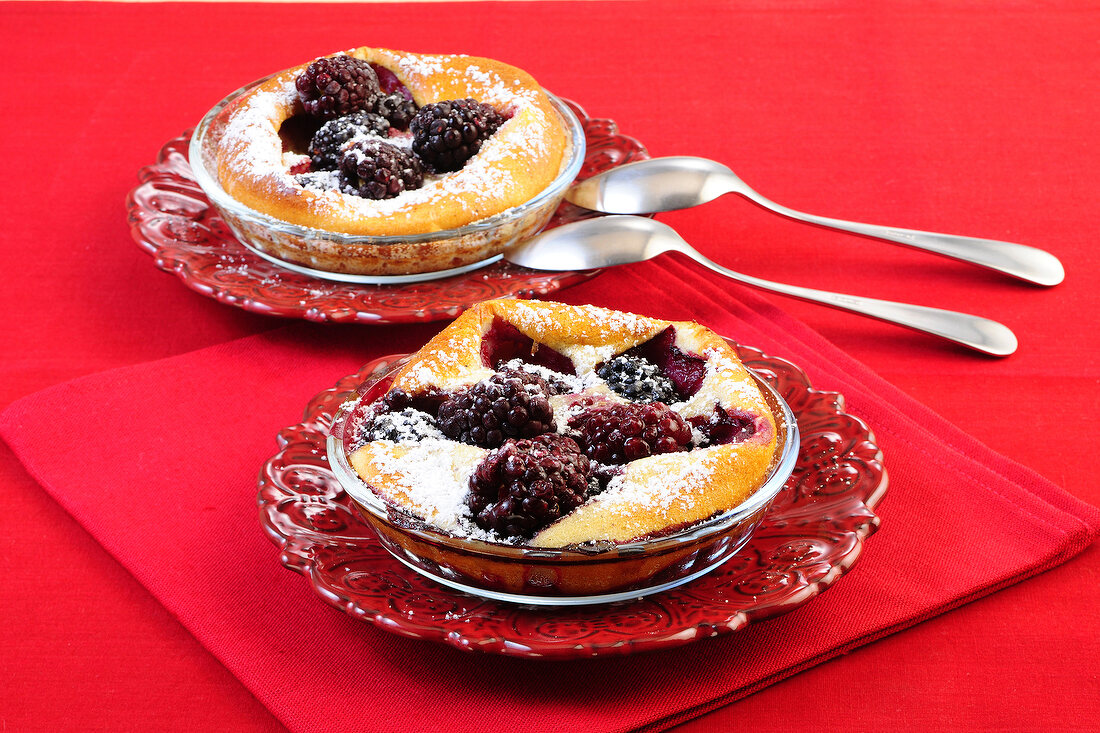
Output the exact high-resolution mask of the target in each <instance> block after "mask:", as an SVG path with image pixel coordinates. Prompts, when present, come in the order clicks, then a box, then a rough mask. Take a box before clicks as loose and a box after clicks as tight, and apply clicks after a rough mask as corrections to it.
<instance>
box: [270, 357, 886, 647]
mask: <svg viewBox="0 0 1100 733" xmlns="http://www.w3.org/2000/svg"><path fill="white" fill-rule="evenodd" d="M735 346H736V348H737V350H738V353H739V354H740V355H741V358H742V360H743V361H744V362H745V364H746V365H747V366H749V367H750V368H752V369H754V370H755V371H756V372H757V373H758V374H759V375H761V376H762V377H763V378H764V379H766V380H767V381H768V382H769V383H771V384H772V385H773V386H775V387H776V389H777V390H778V391H779V393H780V394H781V395H782V396H783V398H784V399H785V400H786V401H787V404H789V405H790V407H791V409H792V410H793V411H794V414H795V416H796V417H797V419H798V427H799V431H800V432H801V444H800V445H801V447H800V451H799V458H798V463H797V465H796V466H795V469H794V473H793V474H792V475H791V478H790V480H789V481H788V482H787V484H786V486H784V488H783V490H782V491H781V492H780V494H779V496H778V497H777V498H776V499H775V502H774V503H773V504H772V507H771V510H770V511H769V513H768V515H767V516H766V517H765V519H764V521H763V522H762V523H761V525H760V527H759V528H758V529H757V531H756V533H755V534H754V535H753V538H752V539H751V540H749V543H748V545H746V546H745V548H744V549H743V550H742V551H741V552H740V553H738V554H737V555H736V556H735V557H733V558H732V559H731V560H730V561H729V562H727V563H726V564H724V565H722V566H721V567H720V568H718V569H717V570H715V571H713V572H711V573H709V574H708V575H705V576H703V577H702V578H699V579H697V580H695V581H692V582H691V583H689V584H687V585H684V586H680V587H679V588H675V589H673V590H669V591H666V592H664V593H659V594H657V595H653V596H649V597H646V598H642V599H639V600H635V601H624V602H619V603H612V604H606V605H596V606H574V607H568V608H539V607H534V606H518V605H514V604H510V603H502V602H499V601H491V600H486V599H482V598H475V597H474V596H470V595H467V594H465V593H461V592H459V591H455V590H451V589H449V588H445V587H443V586H441V585H438V584H436V583H433V582H432V581H431V580H428V579H427V578H425V577H423V576H421V575H419V574H418V573H416V572H414V571H413V570H410V569H409V568H407V567H405V566H404V565H402V564H401V563H400V562H398V561H397V560H395V559H394V558H393V557H392V556H390V554H389V553H388V552H386V550H385V549H383V548H382V546H381V545H380V544H379V543H378V541H377V539H375V536H374V533H373V530H372V529H371V528H370V527H369V526H368V525H367V524H366V523H365V522H364V521H363V520H362V519H360V518H359V514H358V513H357V512H356V511H355V509H354V508H353V507H352V502H351V499H350V498H348V496H347V495H346V494H344V493H343V491H342V490H341V489H340V486H339V484H338V483H337V481H336V478H335V477H334V476H333V475H332V472H331V471H330V470H329V467H328V461H327V459H326V457H325V442H326V439H327V437H328V429H329V427H330V426H331V424H332V416H333V414H334V413H335V412H336V409H337V408H338V407H339V405H340V404H341V403H343V402H344V401H346V400H347V399H349V398H351V397H352V396H353V394H354V390H355V387H357V386H358V385H359V384H360V383H362V382H363V381H364V380H366V379H369V378H372V377H378V376H381V375H382V374H383V373H385V372H386V371H387V370H388V369H389V367H390V365H391V364H392V363H393V362H394V361H395V360H396V359H398V358H400V357H397V356H392V357H385V358H383V359H378V360H375V361H373V362H371V363H369V364H367V365H366V366H364V367H363V369H362V370H360V372H359V373H357V374H352V375H349V376H347V377H345V378H344V379H342V380H340V381H339V382H338V383H337V384H336V386H335V387H333V388H332V389H328V390H325V391H324V392H321V393H320V394H318V395H317V396H316V397H314V399H313V400H312V401H310V403H309V405H308V406H307V407H306V410H305V415H304V417H303V420H302V422H301V423H300V424H298V425H294V426H292V427H289V428H286V429H285V430H283V431H282V432H280V433H279V436H278V441H279V445H280V450H279V452H278V453H277V454H275V456H273V457H272V458H271V459H269V460H268V461H267V462H266V463H265V464H264V467H263V470H262V471H261V472H260V478H259V489H260V491H259V504H260V518H261V522H262V523H263V525H264V528H265V530H266V531H267V533H268V535H269V536H270V537H271V538H272V540H273V541H274V542H275V543H276V544H278V545H280V546H281V547H282V555H281V559H282V562H283V564H284V565H286V566H287V567H288V568H290V569H291V570H295V571H297V572H299V573H301V574H302V575H304V576H305V577H306V578H308V579H309V582H310V584H311V586H312V587H313V588H314V590H315V591H316V592H317V593H318V594H319V595H320V596H321V598H322V599H324V600H325V601H326V602H327V603H329V604H330V605H332V606H334V607H336V608H338V609H340V610H342V611H344V612H346V613H348V614H350V615H352V616H354V617H355V618H359V619H362V620H364V621H369V622H370V623H373V624H375V625H376V626H379V627H380V628H383V629H385V630H387V631H392V632H395V633H398V634H403V635H405V636H412V637H418V638H423V639H431V640H433V641H441V642H444V643H446V644H450V645H452V646H455V647H458V648H459V649H466V650H475V651H483V652H490V653H495V654H504V655H510V656H520V657H548V658H558V659H565V658H573V657H589V656H596V655H603V654H629V653H632V652H636V651H642V650H651V649H661V648H667V647H674V646H679V645H681V644H686V643H688V642H690V641H694V640H696V639H701V638H705V637H709V636H716V635H718V634H723V633H729V632H732V631H736V630H738V629H741V628H743V627H744V626H746V625H747V624H749V623H751V622H753V621H757V620H760V619H764V618H767V617H769V616H775V615H778V614H780V613H784V612H786V611H790V610H791V609H793V608H796V607H798V606H800V605H802V604H803V603H806V602H807V601H808V600H810V599H811V598H812V597H813V596H815V595H817V594H818V593H820V592H822V591H824V590H825V589H826V588H828V587H829V586H830V585H832V584H833V583H834V582H836V581H837V580H838V579H839V578H840V577H841V576H842V575H843V574H844V573H846V572H847V571H848V570H849V569H851V567H852V566H853V565H854V564H855V562H856V560H857V559H859V556H860V553H861V552H862V549H863V542H864V540H865V539H866V538H867V537H868V536H869V535H870V534H872V533H873V532H874V531H875V530H876V529H877V528H878V524H879V520H878V517H876V516H875V514H874V511H873V510H874V507H875V505H876V504H878V502H879V500H881V499H882V497H883V495H884V494H885V492H886V484H887V480H886V471H885V469H884V468H883V465H882V453H881V452H880V451H879V448H878V446H877V445H876V444H875V442H874V437H873V436H872V435H871V432H870V430H869V428H868V427H867V425H866V424H864V423H863V422H862V421H861V420H860V419H859V418H856V417H852V416H851V415H848V414H846V413H845V412H844V411H843V398H842V397H841V395H839V394H836V393H834V392H821V391H818V390H815V389H813V388H812V387H811V386H810V384H809V381H808V379H807V378H806V375H805V374H804V373H803V372H802V370H801V369H799V368H798V367H797V366H795V365H794V364H791V363H790V362H788V361H785V360H783V359H778V358H775V357H769V356H765V355H764V354H762V353H761V352H759V351H757V350H756V349H753V348H750V347H746V346H738V345H736V344H735Z"/></svg>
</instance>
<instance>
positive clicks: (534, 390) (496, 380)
mask: <svg viewBox="0 0 1100 733" xmlns="http://www.w3.org/2000/svg"><path fill="white" fill-rule="evenodd" d="M438 419H439V427H440V429H441V430H442V431H443V433H444V434H445V435H446V436H447V437H449V438H451V439H452V440H458V441H461V442H463V443H470V444H471V445H480V446H482V447H485V448H495V447H496V446H498V445H500V444H501V443H503V442H504V441H505V440H506V439H508V438H533V437H535V436H536V435H541V434H543V433H549V432H553V431H555V430H556V429H557V425H556V423H555V422H554V411H553V409H551V407H550V388H549V387H548V386H547V384H546V382H545V381H544V380H543V379H542V378H541V377H539V376H538V375H535V374H531V373H530V372H523V371H511V370H509V371H504V372H498V373H497V374H494V375H493V376H491V377H489V378H488V379H486V380H484V381H481V382H478V383H477V384H475V385H473V386H471V387H467V388H466V389H463V390H461V391H459V392H457V393H455V394H454V395H452V396H451V397H450V398H448V399H447V400H445V401H444V402H443V404H441V405H440V406H439V415H438Z"/></svg>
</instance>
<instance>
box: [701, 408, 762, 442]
mask: <svg viewBox="0 0 1100 733" xmlns="http://www.w3.org/2000/svg"><path fill="white" fill-rule="evenodd" d="M691 424H692V425H694V426H695V427H696V429H698V430H700V431H701V432H702V433H703V435H704V438H705V439H704V441H703V445H728V444H730V443H741V442H743V441H746V440H748V439H749V438H751V437H752V436H753V435H756V418H755V417H753V416H752V415H748V414H745V413H742V412H727V411H726V410H725V408H723V407H722V406H721V405H715V409H714V413H713V414H712V415H711V416H710V417H709V418H705V417H696V418H692V420H691Z"/></svg>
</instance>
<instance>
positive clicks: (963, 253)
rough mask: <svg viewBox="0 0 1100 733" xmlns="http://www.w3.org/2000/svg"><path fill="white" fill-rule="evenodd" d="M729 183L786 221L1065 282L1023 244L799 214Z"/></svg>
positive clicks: (1057, 269)
mask: <svg viewBox="0 0 1100 733" xmlns="http://www.w3.org/2000/svg"><path fill="white" fill-rule="evenodd" d="M731 175H733V178H734V179H736V180H734V181H733V182H732V183H733V185H732V187H731V193H738V194H740V195H742V196H744V197H745V198H746V199H748V200H749V201H751V202H753V203H754V204H756V205H757V206H760V207H763V208H765V209H768V210H769V211H772V212H774V213H776V214H779V215H780V216H785V217H787V218H788V219H794V220H795V221H801V222H805V223H807V224H814V225H816V226H819V227H825V228H827V229H839V230H840V231H845V232H851V233H852V234H859V235H862V236H864V237H872V238H874V239H883V240H886V241H887V242H894V243H895V244H901V245H904V246H906V247H912V248H914V249H922V250H924V251H926V252H934V253H936V254H939V255H943V256H944V257H950V258H952V259H956V260H960V261H962V262H969V263H970V264H972V265H978V266H980V267H986V268H988V269H990V270H996V271H997V272H1003V273H1004V274H1006V275H1011V276H1012V277H1015V278H1018V279H1020V280H1025V281H1027V282H1030V283H1034V284H1036V285H1045V286H1051V285H1057V284H1058V283H1060V282H1062V280H1063V279H1065V276H1066V271H1065V268H1063V267H1062V263H1061V262H1059V261H1058V258H1057V257H1055V256H1054V255H1052V254H1051V253H1049V252H1046V251H1044V250H1041V249H1037V248H1035V247H1029V246H1027V245H1024V244H1015V243H1013V242H1000V241H997V240H995V239H979V238H976V237H962V236H958V235H955V234H937V233H935V232H922V231H918V230H916V229H899V228H897V227H888V226H878V225H876V224H861V223H859V222H855V221H844V220H842V219H830V218H829V217H827V216H817V215H815V214H806V213H804V212H801V211H795V210H794V209H789V208H787V207H786V206H783V205H782V204H777V203H775V202H774V201H772V200H770V199H768V198H765V197H764V196H761V195H760V194H759V193H757V192H756V191H754V190H753V189H751V188H749V187H748V185H746V184H745V182H744V181H742V180H741V179H740V178H738V177H737V176H736V175H734V174H733V173H732V172H731Z"/></svg>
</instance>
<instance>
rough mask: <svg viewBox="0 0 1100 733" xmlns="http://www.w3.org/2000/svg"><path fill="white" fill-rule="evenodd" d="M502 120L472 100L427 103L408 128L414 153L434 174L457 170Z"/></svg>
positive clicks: (494, 130) (479, 147)
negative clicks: (411, 135) (411, 136)
mask: <svg viewBox="0 0 1100 733" xmlns="http://www.w3.org/2000/svg"><path fill="white" fill-rule="evenodd" d="M504 121H505V117H504V116H503V115H502V114H500V113H499V112H497V111H496V110H495V109H493V108H492V107H491V106H489V105H487V104H483V103H481V102H478V101H477V100H475V99H452V100H449V101H446V102H435V103H433V104H426V105H424V106H423V107H421V108H420V109H419V110H418V111H417V113H416V116H415V117H413V119H412V122H411V123H410V125H409V130H410V131H411V132H412V134H413V151H414V152H416V154H417V155H419V156H420V158H421V159H422V160H423V161H424V164H425V165H426V166H427V167H428V169H429V170H431V171H433V172H435V173H447V172H449V171H457V170H458V169H460V168H462V166H464V165H466V161H467V160H469V159H470V158H472V157H474V155H476V154H477V152H478V151H479V150H481V145H482V143H484V142H485V141H486V140H488V139H489V137H490V136H492V134H493V133H494V132H496V131H497V129H498V128H499V127H500V126H501V125H502V124H504Z"/></svg>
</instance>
